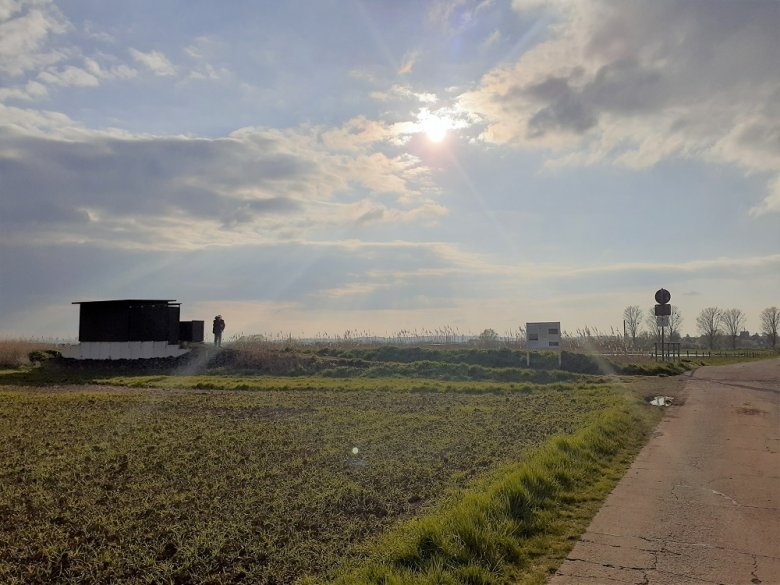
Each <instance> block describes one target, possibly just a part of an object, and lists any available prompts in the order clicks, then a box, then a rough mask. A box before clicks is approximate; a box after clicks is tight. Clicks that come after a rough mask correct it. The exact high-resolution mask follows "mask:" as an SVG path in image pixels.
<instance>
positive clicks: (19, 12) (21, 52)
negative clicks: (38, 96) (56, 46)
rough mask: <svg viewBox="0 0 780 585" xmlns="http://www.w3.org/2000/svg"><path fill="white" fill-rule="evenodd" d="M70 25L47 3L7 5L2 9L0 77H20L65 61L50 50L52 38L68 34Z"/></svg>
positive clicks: (43, 0) (34, 0)
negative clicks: (39, 68) (3, 75)
mask: <svg viewBox="0 0 780 585" xmlns="http://www.w3.org/2000/svg"><path fill="white" fill-rule="evenodd" d="M68 28H69V23H68V22H67V20H66V19H65V18H64V17H63V16H62V14H61V13H60V11H59V10H58V9H57V7H56V6H54V4H53V3H52V2H50V1H48V0H29V1H19V2H9V1H4V2H3V3H2V5H0V74H6V75H11V76H19V75H22V74H24V73H25V72H27V71H30V70H31V69H36V68H38V67H40V66H42V65H51V64H54V63H57V62H58V61H61V60H62V59H63V58H65V54H64V53H63V52H61V51H56V50H48V49H47V47H46V45H47V41H48V40H49V39H50V37H51V36H52V35H56V34H60V33H63V32H65V31H66V30H67V29H68Z"/></svg>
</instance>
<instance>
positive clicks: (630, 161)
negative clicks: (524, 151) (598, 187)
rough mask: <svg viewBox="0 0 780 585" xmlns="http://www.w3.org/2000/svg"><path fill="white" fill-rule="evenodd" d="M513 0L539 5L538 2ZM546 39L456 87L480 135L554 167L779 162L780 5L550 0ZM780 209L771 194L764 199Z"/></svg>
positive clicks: (752, 167)
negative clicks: (542, 155)
mask: <svg viewBox="0 0 780 585" xmlns="http://www.w3.org/2000/svg"><path fill="white" fill-rule="evenodd" d="M530 4H531V5H532V6H530V5H529V3H528V2H515V3H514V7H515V9H516V10H518V11H523V12H526V11H531V10H533V11H534V12H533V14H536V13H537V12H538V10H539V6H538V4H539V3H534V2H532V3H530ZM548 9H549V10H552V11H553V12H554V13H555V14H556V18H557V20H556V21H555V23H554V24H553V25H552V26H551V27H550V29H549V31H548V32H549V36H548V37H547V38H546V39H545V40H543V41H541V42H539V43H538V44H537V45H535V46H534V47H532V48H531V49H529V50H528V51H526V52H525V53H524V54H523V55H522V56H521V57H520V58H519V59H518V60H517V61H516V62H514V63H512V64H507V65H503V66H501V67H498V68H495V69H494V70H492V71H490V72H488V73H487V74H486V75H484V76H483V78H482V80H481V82H480V84H479V86H478V87H477V88H476V89H474V90H473V91H470V92H466V93H464V94H462V95H461V96H460V99H459V105H460V107H462V108H464V109H466V110H468V111H471V112H473V113H474V114H476V115H478V116H480V118H481V119H482V120H483V122H484V125H485V127H484V131H483V132H482V135H481V139H482V140H484V141H486V142H491V143H497V144H508V145H514V146H518V147H522V148H538V149H543V150H545V151H547V152H548V153H550V155H551V156H552V158H551V161H550V163H549V165H548V166H550V167H554V166H556V165H591V164H604V163H606V164H617V165H622V166H626V167H630V168H646V167H649V166H652V165H654V164H656V163H658V162H659V161H662V160H665V159H669V158H680V157H681V158H692V159H699V160H704V161H711V162H715V163H727V164H731V165H735V166H737V167H739V168H742V169H744V170H745V171H747V172H754V171H759V172H765V173H776V172H777V169H778V168H780V140H778V136H780V122H778V120H780V105H778V104H780V99H779V98H780V70H779V69H778V68H777V66H776V63H775V61H776V56H777V55H778V54H780V36H779V35H778V34H777V23H778V22H780V3H777V2H775V1H773V0H770V1H762V0H757V1H755V2H748V3H741V2H715V3H712V2H696V1H693V2H692V1H669V2H604V1H600V0H588V1H582V2H577V3H565V2H564V3H551V4H550V5H549V6H548ZM759 208H760V209H762V210H764V212H768V211H770V210H772V211H774V210H775V204H774V199H773V195H772V194H770V195H769V196H768V198H767V200H766V201H765V202H764V203H763V204H762V205H761V206H759Z"/></svg>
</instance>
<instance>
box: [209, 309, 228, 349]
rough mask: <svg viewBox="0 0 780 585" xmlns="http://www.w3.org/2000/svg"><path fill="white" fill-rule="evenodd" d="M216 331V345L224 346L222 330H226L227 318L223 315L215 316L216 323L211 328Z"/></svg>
mask: <svg viewBox="0 0 780 585" xmlns="http://www.w3.org/2000/svg"><path fill="white" fill-rule="evenodd" d="M211 330H212V331H213V332H214V345H216V346H217V347H222V332H223V331H224V330H225V320H224V319H223V318H222V315H217V316H216V317H214V324H213V326H212V328H211Z"/></svg>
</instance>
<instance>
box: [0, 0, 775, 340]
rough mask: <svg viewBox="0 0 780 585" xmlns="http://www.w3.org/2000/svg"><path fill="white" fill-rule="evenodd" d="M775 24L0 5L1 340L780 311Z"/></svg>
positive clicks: (456, 5)
mask: <svg viewBox="0 0 780 585" xmlns="http://www.w3.org/2000/svg"><path fill="white" fill-rule="evenodd" d="M778 30H780V2H777V1H775V0H770V1H760V0H678V1H672V0H652V1H650V0H647V1H631V0H625V1H617V0H615V1H601V0H581V1H577V0H573V1H568V0H567V1H557V0H545V1H542V0H513V1H509V0H503V1H502V0H484V1H464V0H453V1H449V2H440V1H435V0H431V1H429V2H419V1H412V0H393V1H392V2H391V1H380V0H309V1H303V0H290V1H285V2H270V1H249V0H231V1H230V2H216V1H209V0H197V1H193V0H186V1H185V0H167V1H166V2H160V1H159V0H154V1H151V0H133V1H132V2H114V1H109V2H106V1H105V0H61V1H51V0H0V337H23V338H39V337H44V338H53V337H54V338H75V337H76V336H77V334H78V307H77V306H76V305H72V304H71V303H72V302H73V301H87V300H104V299H125V298H152V299H155V298H159V299H177V300H178V301H180V302H181V303H182V319H187V320H188V319H202V320H205V321H206V322H207V323H209V322H210V320H211V319H212V318H213V316H214V315H215V314H217V313H220V314H222V315H223V316H224V318H225V321H226V322H227V329H226V331H225V336H226V338H230V337H231V336H235V335H240V334H246V335H249V334H266V335H272V336H275V335H284V336H286V335H292V336H294V337H298V336H303V337H309V336H318V335H320V336H321V335H324V334H328V335H330V336H339V335H343V334H344V333H345V332H347V331H351V332H357V333H360V334H372V335H380V336H381V335H393V334H396V333H398V332H401V331H418V332H422V331H424V330H434V329H439V328H444V327H448V328H451V329H453V330H456V331H459V332H461V333H463V334H478V333H479V332H481V331H482V330H484V329H486V328H492V329H494V330H495V331H496V332H498V333H499V334H500V335H504V334H507V333H508V332H510V331H513V330H516V329H517V327H518V326H519V325H524V324H525V323H526V322H536V321H560V322H561V325H562V329H563V330H564V331H569V332H574V331H575V330H577V329H580V328H584V327H586V326H588V327H590V328H592V329H599V330H602V331H608V330H610V328H615V329H618V330H622V313H623V309H624V308H625V307H626V306H628V305H640V306H641V307H643V308H647V309H650V308H651V307H652V306H653V304H654V302H655V301H654V293H655V291H656V290H657V289H659V288H661V287H664V288H666V289H668V290H669V291H670V292H671V294H672V304H674V305H676V306H677V307H678V308H679V310H680V312H681V314H682V317H683V324H682V331H683V332H684V333H685V332H689V333H692V334H693V333H695V332H696V327H695V320H696V315H697V314H698V313H699V311H700V310H701V309H703V308H705V307H709V306H717V307H721V308H732V307H734V308H739V309H742V310H743V311H744V312H745V314H746V316H747V323H746V326H747V328H748V329H749V330H750V331H755V330H757V329H759V313H760V311H761V310H762V309H763V308H765V307H768V306H778V305H780V35H778V33H777V31H778Z"/></svg>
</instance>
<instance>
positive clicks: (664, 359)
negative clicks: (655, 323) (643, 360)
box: [661, 325, 666, 362]
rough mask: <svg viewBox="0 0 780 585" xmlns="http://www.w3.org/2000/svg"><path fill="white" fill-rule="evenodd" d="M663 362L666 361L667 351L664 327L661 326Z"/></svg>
mask: <svg viewBox="0 0 780 585" xmlns="http://www.w3.org/2000/svg"><path fill="white" fill-rule="evenodd" d="M661 361H662V362H665V361H666V350H665V349H664V326H663V325H661Z"/></svg>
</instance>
